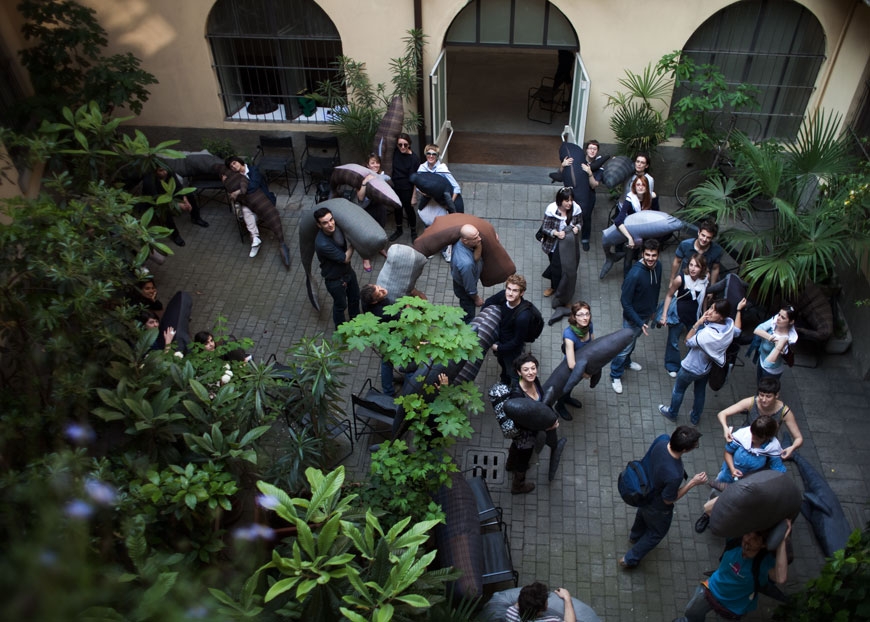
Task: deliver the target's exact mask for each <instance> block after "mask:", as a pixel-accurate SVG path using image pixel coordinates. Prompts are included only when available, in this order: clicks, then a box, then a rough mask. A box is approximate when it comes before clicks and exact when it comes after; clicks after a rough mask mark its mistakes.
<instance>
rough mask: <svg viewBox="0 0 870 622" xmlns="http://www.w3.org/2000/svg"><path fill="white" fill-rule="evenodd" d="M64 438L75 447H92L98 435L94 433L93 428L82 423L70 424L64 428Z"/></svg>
mask: <svg viewBox="0 0 870 622" xmlns="http://www.w3.org/2000/svg"><path fill="white" fill-rule="evenodd" d="M64 436H66V438H67V440H68V441H69V442H70V443H72V444H73V445H79V446H84V445H90V444H91V443H93V442H94V441H95V440H96V438H97V435H96V434H95V433H94V431H93V429H91V426H89V425H87V424H84V425H83V424H80V423H70V424H68V425H67V426H66V428H64Z"/></svg>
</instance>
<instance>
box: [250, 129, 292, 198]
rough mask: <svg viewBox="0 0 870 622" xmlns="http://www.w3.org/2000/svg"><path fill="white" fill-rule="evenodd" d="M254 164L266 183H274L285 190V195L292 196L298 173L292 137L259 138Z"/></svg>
mask: <svg viewBox="0 0 870 622" xmlns="http://www.w3.org/2000/svg"><path fill="white" fill-rule="evenodd" d="M254 164H255V165H256V166H257V167H259V169H260V171H261V172H262V173H263V175H264V176H265V177H266V182H267V183H272V182H275V183H277V184H278V185H280V186H283V187H285V188H287V194H291V195H292V194H293V191H294V190H295V189H296V185H297V184H298V183H299V173H298V171H297V170H296V152H295V151H294V150H293V137H292V136H283V137H278V136H260V144H259V145H257V154H256V155H255V156H254Z"/></svg>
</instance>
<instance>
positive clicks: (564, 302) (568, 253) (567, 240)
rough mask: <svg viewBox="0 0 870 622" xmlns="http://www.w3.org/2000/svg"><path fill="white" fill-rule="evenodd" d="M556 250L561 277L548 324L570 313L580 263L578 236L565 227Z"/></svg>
mask: <svg viewBox="0 0 870 622" xmlns="http://www.w3.org/2000/svg"><path fill="white" fill-rule="evenodd" d="M556 252H558V253H559V259H560V260H561V262H562V278H561V279H560V280H559V284H558V285H557V286H556V292H555V293H554V294H553V303H552V304H553V315H552V316H551V317H550V319H549V320H548V322H547V324H548V325H550V326H552V325H553V324H555V323H556V322H558V321H559V320H560V319H562V318H563V317H568V316H569V315H571V303H572V302H573V301H574V292H575V291H576V290H577V267H578V266H579V265H580V238H578V237H577V236H575V235H574V232H573V231H571V229H566V230H565V237H564V238H563V239H561V240H559V244H558V246H557V247H556Z"/></svg>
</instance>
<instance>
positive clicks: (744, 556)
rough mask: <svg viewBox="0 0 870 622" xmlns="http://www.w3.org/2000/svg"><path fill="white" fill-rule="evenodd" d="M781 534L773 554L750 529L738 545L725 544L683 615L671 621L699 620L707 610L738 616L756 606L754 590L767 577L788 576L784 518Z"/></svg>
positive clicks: (730, 617) (775, 579) (777, 580)
mask: <svg viewBox="0 0 870 622" xmlns="http://www.w3.org/2000/svg"><path fill="white" fill-rule="evenodd" d="M786 523H787V527H786V531H785V535H784V536H783V537H782V540H781V541H780V542H779V544H777V545H776V556H775V557H774V556H773V555H770V554H769V553H768V550H769V548H768V545H769V546H773V543H766V542H765V540H764V537H763V536H762V534H760V533H758V532H757V531H752V532H750V533H748V534H746V535H744V536H743V538H742V539H741V540H740V545H739V546H734V547H730V548H726V549H725V552H724V553H723V554H722V558H721V562H720V564H719V567H718V568H717V569H716V570H715V572H713V574H712V575H711V576H710V578H709V579H707V580H705V581H701V584H700V585H699V586H698V588H697V589H696V590H695V593H694V595H692V598H691V600H690V601H689V603H688V604H687V605H686V610H685V612H684V615H683V617H681V618H676V619H675V620H674V622H703V620H704V618H706V617H707V614H708V613H709V612H710V611H715V612H716V614H717V615H718V616H719V617H721V618H724V619H726V620H739V619H740V618H741V617H742V616H743V615H745V614H747V613H749V612H750V611H754V610H755V608H756V607H757V606H758V592H759V591H760V589H761V588H762V587H763V586H765V585H767V584H768V583H769V582H770V581H773V582H774V583H785V581H786V579H788V553H787V550H786V547H787V546H788V545H787V541H788V537H789V534H790V533H791V521H790V520H787V521H786Z"/></svg>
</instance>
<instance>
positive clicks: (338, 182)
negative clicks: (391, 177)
mask: <svg viewBox="0 0 870 622" xmlns="http://www.w3.org/2000/svg"><path fill="white" fill-rule="evenodd" d="M371 174H372V172H371V171H370V170H369V169H367V168H366V167H364V166H360V165H359V164H342V165H341V166H336V167H335V168H334V169H333V170H332V177H330V178H329V185H330V186H332V189H333V191H334V190H335V189H336V188H338V187H339V186H350V187H351V188H355V189H357V190H359V187H360V186H361V185H362V181H363V179H365V178H366V176H368V175H371ZM366 196H367V197H368V198H369V199H371V200H372V201H374V202H376V203H380V204H381V205H386V206H388V207H393V208H401V207H402V201H401V200H399V195H397V194H396V191H395V190H393V189H392V188H391V187H390V184H388V183H387V182H386V181H384V180H383V179H381V178H380V177H377V176H375V177H374V179H371V180H369V182H368V183H367V184H366Z"/></svg>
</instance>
